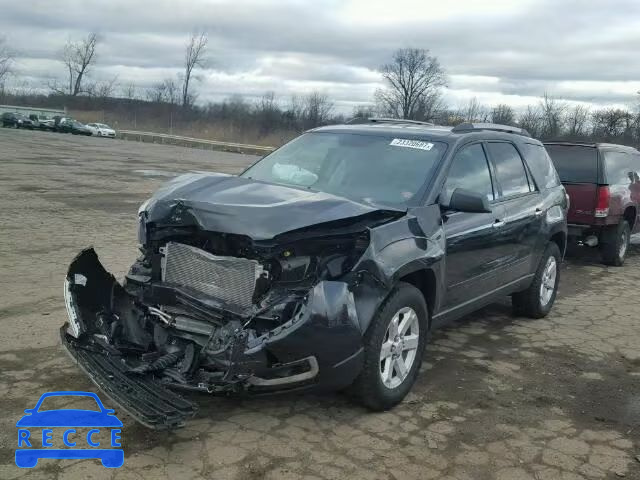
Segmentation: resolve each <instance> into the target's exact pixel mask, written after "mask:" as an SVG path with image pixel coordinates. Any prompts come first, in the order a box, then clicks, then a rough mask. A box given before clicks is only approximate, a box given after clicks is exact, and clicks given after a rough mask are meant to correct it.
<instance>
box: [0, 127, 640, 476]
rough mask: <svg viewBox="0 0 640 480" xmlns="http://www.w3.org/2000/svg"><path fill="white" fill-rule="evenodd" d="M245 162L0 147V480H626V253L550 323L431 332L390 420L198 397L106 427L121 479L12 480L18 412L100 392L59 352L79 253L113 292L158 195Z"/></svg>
mask: <svg viewBox="0 0 640 480" xmlns="http://www.w3.org/2000/svg"><path fill="white" fill-rule="evenodd" d="M254 159H255V157H250V156H243V155H236V154H230V153H229V154H228V153H222V152H211V151H201V150H196V149H186V148H180V147H170V146H161V145H152V144H139V143H135V142H125V141H120V140H113V141H112V140H107V139H99V138H84V137H82V138H80V137H73V136H70V135H60V134H54V133H45V132H26V131H10V130H6V129H0V166H1V168H0V199H1V208H0V231H1V233H0V272H2V275H0V327H1V332H2V333H1V334H0V412H2V415H1V418H0V478H1V479H12V478H22V477H28V478H60V479H63V478H64V479H67V478H72V479H73V478H78V479H81V478H113V479H127V478H131V479H140V478H153V479H163V478H181V479H182V478H184V479H191V478H215V479H244V478H248V479H257V478H273V479H287V478H300V477H305V478H309V479H311V478H326V479H340V480H344V479H359V478H363V479H378V478H379V479H411V478H417V479H431V478H438V479H445V478H446V479H458V480H466V479H472V480H483V479H494V478H495V479H514V480H516V479H517V480H521V479H522V480H525V479H535V480H545V479H554V480H555V479H561V480H574V479H600V478H620V477H625V478H632V479H640V244H638V243H639V242H636V245H634V246H633V248H632V252H631V255H630V258H629V260H628V263H627V265H626V266H625V267H624V268H607V267H605V266H602V265H600V264H599V263H598V259H597V257H595V256H594V255H593V254H592V253H591V252H582V253H581V254H580V255H579V256H577V257H574V258H571V259H569V260H568V261H567V262H566V264H565V267H564V270H563V272H562V273H563V278H562V283H561V288H560V294H559V296H558V300H557V301H556V305H555V308H554V310H553V311H552V314H551V315H550V316H549V317H548V318H547V319H544V320H536V321H532V320H527V319H523V318H516V317H513V316H512V315H511V313H510V309H509V303H508V302H507V301H505V302H504V303H503V304H497V305H494V306H491V307H489V308H486V309H484V310H482V311H481V312H478V313H476V314H474V315H472V316H470V317H467V318H465V319H464V320H463V321H461V322H458V324H456V325H454V326H453V327H451V328H449V329H447V330H444V331H439V332H437V333H436V334H435V335H434V336H433V338H432V341H431V343H430V345H429V346H428V347H427V354H426V357H425V359H424V363H423V370H422V373H421V375H420V377H419V380H418V382H417V384H416V386H415V388H414V390H413V393H412V394H410V396H409V397H408V398H407V399H406V400H405V402H404V403H403V404H401V405H400V406H398V407H397V408H395V409H394V410H393V411H391V412H387V413H382V414H372V413H369V412H367V411H365V410H364V409H361V408H359V407H357V406H354V405H352V404H351V403H349V401H348V400H347V399H346V398H345V397H344V396H342V395H339V394H335V395H327V396H310V395H306V396H278V397H272V398H260V399H246V400H237V399H224V398H210V397H207V396H204V395H199V396H197V398H198V400H199V403H200V405H201V410H200V412H199V414H198V416H197V417H196V418H195V419H194V420H193V421H191V422H189V423H188V425H187V427H186V428H184V429H181V430H177V431H175V432H171V433H157V432H153V431H149V430H147V429H145V428H144V427H141V426H139V425H137V424H135V423H134V422H133V421H132V420H131V419H130V418H129V417H127V416H126V415H125V414H120V415H119V416H120V418H121V419H122V420H123V421H124V422H125V426H124V428H123V434H122V435H123V446H124V449H125V463H124V466H123V467H122V468H121V469H119V470H110V469H105V468H103V467H102V466H101V465H100V464H99V462H97V461H93V460H88V461H75V460H66V461H61V460H41V461H40V463H39V464H38V466H37V467H36V468H34V469H32V470H21V469H18V468H17V467H16V466H15V465H14V464H13V455H14V453H13V451H14V449H15V447H16V430H17V429H16V427H15V422H16V421H17V420H18V419H19V418H20V417H21V415H22V414H23V410H24V409H25V408H30V407H32V406H33V405H34V404H35V402H36V400H37V399H38V398H39V396H40V395H41V394H42V393H43V392H46V391H52V390H89V391H97V390H96V389H95V387H94V386H93V384H91V383H90V382H89V381H88V380H86V379H85V377H84V376H83V374H82V373H81V372H80V371H79V370H78V369H77V367H75V366H74V365H73V364H72V363H71V361H70V360H69V358H68V357H67V356H66V355H65V354H64V352H63V351H62V348H61V347H60V346H59V342H58V337H57V335H58V328H59V326H60V325H61V324H62V323H63V322H64V321H65V319H66V314H65V311H64V304H63V299H62V281H63V278H64V276H65V273H66V267H67V265H68V263H69V261H70V260H71V259H72V258H73V256H74V255H75V254H76V253H77V251H78V250H79V249H80V248H82V247H85V246H87V245H90V244H93V245H94V246H95V247H96V249H97V252H98V254H99V255H100V257H101V259H102V261H103V263H104V264H105V266H106V267H107V268H108V269H109V270H111V271H112V272H114V273H115V274H116V275H118V276H121V275H123V274H124V272H125V271H126V270H127V268H128V267H129V265H130V264H131V263H132V262H133V260H134V258H135V257H136V245H135V244H136V236H135V233H136V210H137V207H138V205H139V204H140V203H141V202H142V201H143V200H144V199H145V198H146V197H147V196H149V194H150V193H151V192H152V191H153V190H154V189H155V188H156V187H158V186H159V185H160V184H161V183H162V182H163V181H164V180H166V179H167V178H168V177H170V176H172V175H174V174H175V173H177V172H185V171H189V170H212V171H221V172H228V173H234V172H237V171H239V170H240V169H241V168H242V167H243V166H245V165H247V164H248V163H250V162H252V161H253V160H254ZM636 240H637V239H636ZM103 399H104V400H106V398H104V397H103ZM107 406H108V407H112V406H114V405H109V402H108V401H107Z"/></svg>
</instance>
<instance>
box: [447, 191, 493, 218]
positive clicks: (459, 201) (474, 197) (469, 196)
mask: <svg viewBox="0 0 640 480" xmlns="http://www.w3.org/2000/svg"><path fill="white" fill-rule="evenodd" d="M442 206H443V207H446V208H448V209H449V210H456V211H458V212H467V213H491V207H490V206H489V201H488V200H487V197H486V196H485V195H482V194H480V193H476V192H472V191H470V190H465V189H464V188H456V189H455V190H454V191H453V193H452V194H451V198H450V199H449V203H448V204H447V205H442Z"/></svg>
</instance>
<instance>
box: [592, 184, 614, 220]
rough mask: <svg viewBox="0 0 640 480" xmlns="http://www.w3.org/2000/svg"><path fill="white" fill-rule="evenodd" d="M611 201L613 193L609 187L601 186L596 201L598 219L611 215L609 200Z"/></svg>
mask: <svg viewBox="0 0 640 480" xmlns="http://www.w3.org/2000/svg"><path fill="white" fill-rule="evenodd" d="M610 199H611V192H610V191H609V187H608V186H606V185H601V186H599V187H598V197H597V201H596V213H595V216H596V217H597V218H603V217H606V216H607V215H609V200H610Z"/></svg>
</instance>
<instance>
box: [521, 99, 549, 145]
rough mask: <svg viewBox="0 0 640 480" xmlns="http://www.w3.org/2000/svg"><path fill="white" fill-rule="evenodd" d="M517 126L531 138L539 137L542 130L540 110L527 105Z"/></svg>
mask: <svg viewBox="0 0 640 480" xmlns="http://www.w3.org/2000/svg"><path fill="white" fill-rule="evenodd" d="M518 124H519V125H520V127H522V128H524V129H525V130H527V131H528V132H529V133H530V134H531V135H532V136H534V137H539V136H540V134H541V132H542V130H543V121H542V113H541V112H540V108H539V107H538V106H532V105H527V108H526V110H525V111H524V112H523V113H522V115H520V119H519V121H518Z"/></svg>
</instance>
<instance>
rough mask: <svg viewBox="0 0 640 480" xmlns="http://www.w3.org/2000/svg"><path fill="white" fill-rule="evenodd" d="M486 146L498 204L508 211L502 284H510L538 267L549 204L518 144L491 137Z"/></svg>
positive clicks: (504, 228)
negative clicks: (493, 139) (536, 183)
mask: <svg viewBox="0 0 640 480" xmlns="http://www.w3.org/2000/svg"><path fill="white" fill-rule="evenodd" d="M486 147H487V153H488V154H489V159H490V160H491V163H492V164H493V166H494V169H495V178H496V185H497V187H498V195H497V204H498V205H501V206H502V207H503V208H504V210H505V213H506V216H505V218H504V222H505V225H504V227H503V232H502V241H503V244H502V255H503V257H502V258H501V260H500V263H501V269H502V271H503V274H502V275H501V278H502V279H501V282H502V285H508V284H509V283H511V282H515V281H517V280H519V279H521V278H523V277H525V276H527V275H529V274H531V273H533V272H534V271H535V269H534V265H537V259H538V257H539V254H540V252H539V250H540V247H541V246H542V245H544V242H542V241H541V239H540V235H541V234H542V233H543V230H544V228H543V223H542V222H543V221H544V216H545V213H546V211H545V208H546V207H545V205H544V199H543V198H542V195H541V193H540V191H539V190H538V189H537V188H536V185H535V182H534V180H533V178H532V177H531V174H530V173H529V171H528V169H527V167H526V164H525V163H524V160H523V158H522V155H521V153H520V152H519V150H518V149H517V148H516V146H515V145H514V144H513V143H511V142H508V141H491V142H487V143H486Z"/></svg>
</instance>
